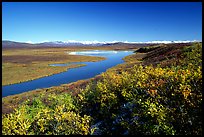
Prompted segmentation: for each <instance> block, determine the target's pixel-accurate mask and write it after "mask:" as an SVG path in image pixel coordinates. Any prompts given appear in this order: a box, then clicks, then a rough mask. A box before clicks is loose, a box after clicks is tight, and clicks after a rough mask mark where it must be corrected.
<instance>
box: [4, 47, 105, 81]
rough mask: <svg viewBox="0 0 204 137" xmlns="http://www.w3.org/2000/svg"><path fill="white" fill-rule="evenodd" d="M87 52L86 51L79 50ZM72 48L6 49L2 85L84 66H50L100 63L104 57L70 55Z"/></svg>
mask: <svg viewBox="0 0 204 137" xmlns="http://www.w3.org/2000/svg"><path fill="white" fill-rule="evenodd" d="M79 50H86V49H79ZM69 51H75V50H73V49H72V48H68V49H67V48H39V49H28V48H23V49H6V50H3V52H2V61H3V63H2V85H9V84H14V83H20V82H25V81H29V80H33V79H37V78H41V77H45V76H49V75H53V74H56V73H60V72H63V71H66V70H67V69H70V68H75V67H80V66H83V64H77V65H76V64H75V65H74V64H73V65H70V66H60V67H56V66H49V64H55V63H69V62H84V61H100V60H104V59H105V58H104V57H93V56H80V55H69V54H68V53H67V52H69Z"/></svg>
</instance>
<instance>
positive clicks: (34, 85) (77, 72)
mask: <svg viewBox="0 0 204 137" xmlns="http://www.w3.org/2000/svg"><path fill="white" fill-rule="evenodd" d="M67 54H72V55H86V56H87V55H88V56H102V57H105V58H106V60H102V61H98V62H75V63H72V64H86V66H83V67H78V68H72V69H68V70H67V71H65V72H62V73H58V74H54V75H51V76H47V77H42V78H39V79H35V80H32V81H27V82H23V83H19V84H12V85H7V86H2V97H6V96H9V95H14V94H19V93H23V92H27V91H30V90H35V89H41V88H48V87H52V86H60V85H61V84H67V83H71V82H75V81H78V80H82V79H88V78H92V77H94V76H96V75H98V74H101V73H102V72H105V71H106V70H107V69H108V68H111V67H113V66H116V65H117V64H121V63H123V62H124V61H123V60H122V58H124V57H125V56H128V55H130V54H133V51H103V50H91V51H79V52H70V53H67ZM65 65H70V63H67V64H51V65H50V66H59V67H60V66H65Z"/></svg>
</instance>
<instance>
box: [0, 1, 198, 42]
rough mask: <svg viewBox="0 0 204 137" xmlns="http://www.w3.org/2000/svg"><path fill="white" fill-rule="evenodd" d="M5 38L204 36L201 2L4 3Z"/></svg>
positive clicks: (52, 39)
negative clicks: (203, 31) (203, 34)
mask: <svg viewBox="0 0 204 137" xmlns="http://www.w3.org/2000/svg"><path fill="white" fill-rule="evenodd" d="M2 39H3V40H13V41H18V42H27V41H32V42H42V41H56V40H59V41H67V40H76V41H93V40H97V41H101V42H102V41H130V42H131V41H132V42H133V41H134V42H146V41H155V40H158V41H161V40H169V41H172V40H199V41H202V3H201V2H180V3H179V2H143V3H142V2H112V3H111V2H95V3H94V2H3V4H2Z"/></svg>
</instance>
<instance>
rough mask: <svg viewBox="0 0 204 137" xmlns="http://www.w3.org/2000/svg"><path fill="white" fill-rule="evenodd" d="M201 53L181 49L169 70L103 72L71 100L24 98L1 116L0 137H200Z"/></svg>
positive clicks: (140, 68) (66, 95) (198, 49)
mask: <svg viewBox="0 0 204 137" xmlns="http://www.w3.org/2000/svg"><path fill="white" fill-rule="evenodd" d="M201 50H202V44H201V43H197V44H192V46H188V47H184V48H182V54H181V58H180V60H179V64H177V65H173V64H172V65H171V66H170V67H160V66H159V65H158V66H156V67H154V66H153V65H148V66H142V65H135V66H133V67H132V68H131V69H130V70H127V71H123V72H121V73H117V72H115V71H109V72H106V73H103V74H102V78H101V79H100V80H99V81H98V82H97V83H96V84H94V83H92V84H88V85H87V86H86V88H85V89H81V92H80V93H79V94H77V95H76V96H71V95H70V94H69V93H64V94H60V95H56V94H50V95H49V96H48V97H47V96H46V98H45V97H44V96H43V95H42V96H40V97H36V98H35V99H34V100H33V101H29V100H27V101H26V102H25V103H23V104H22V105H21V106H20V107H19V108H18V109H16V111H15V112H14V113H10V114H6V115H2V133H3V134H38V135H41V134H84V135H85V134H103V135H106V134H107V135H126V134H130V135H201V134H202V72H201V70H202V58H201V57H202V51H201ZM93 125H94V126H93ZM96 125H97V126H96ZM93 127H94V128H93Z"/></svg>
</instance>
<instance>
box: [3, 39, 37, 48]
mask: <svg viewBox="0 0 204 137" xmlns="http://www.w3.org/2000/svg"><path fill="white" fill-rule="evenodd" d="M32 46H33V44H30V43H24V42H14V41H8V40H5V41H2V48H24V47H32Z"/></svg>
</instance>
